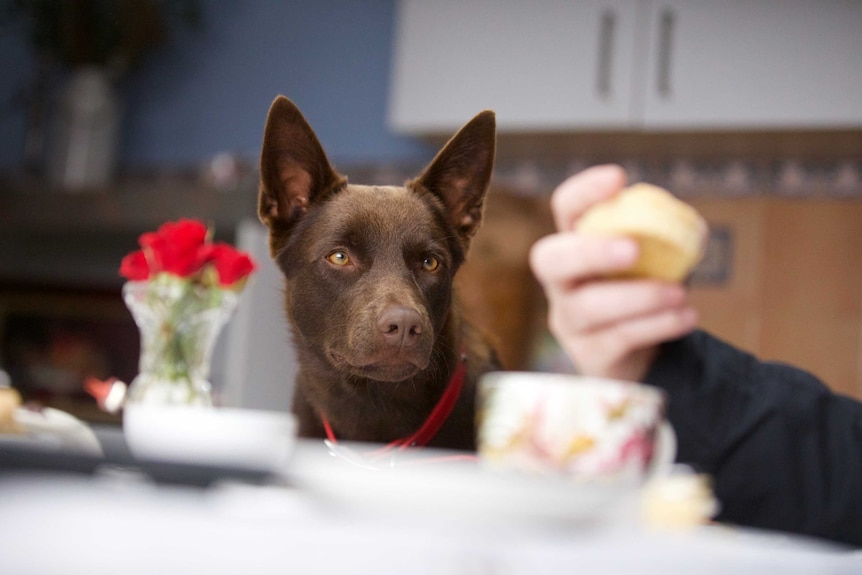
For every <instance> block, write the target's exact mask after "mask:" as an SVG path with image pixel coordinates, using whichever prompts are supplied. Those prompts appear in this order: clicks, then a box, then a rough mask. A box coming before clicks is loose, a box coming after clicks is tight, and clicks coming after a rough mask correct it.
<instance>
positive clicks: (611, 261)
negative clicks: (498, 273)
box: [530, 233, 638, 289]
mask: <svg viewBox="0 0 862 575" xmlns="http://www.w3.org/2000/svg"><path fill="white" fill-rule="evenodd" d="M637 258H638V245H637V242H635V241H634V240H631V239H629V238H623V237H620V238H609V237H596V236H584V235H578V234H574V233H558V234H551V235H550V236H545V237H544V238H541V239H539V240H538V241H537V242H536V243H535V244H533V246H532V247H531V248H530V267H531V269H532V270H533V273H534V274H535V276H536V278H537V279H538V280H539V283H541V284H542V285H543V286H545V287H546V288H551V289H554V288H556V289H561V288H566V287H571V286H572V285H573V284H576V283H578V282H580V281H582V280H584V279H587V278H591V277H598V276H602V275H607V274H609V273H612V272H618V271H621V270H624V269H627V268H629V267H631V266H633V265H634V263H635V262H636V261H637Z"/></svg>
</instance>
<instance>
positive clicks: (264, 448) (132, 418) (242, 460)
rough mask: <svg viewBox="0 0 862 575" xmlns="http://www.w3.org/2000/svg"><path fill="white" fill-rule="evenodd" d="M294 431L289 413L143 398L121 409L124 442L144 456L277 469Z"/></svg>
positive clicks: (292, 441) (287, 453) (289, 451)
mask: <svg viewBox="0 0 862 575" xmlns="http://www.w3.org/2000/svg"><path fill="white" fill-rule="evenodd" d="M296 431H297V422H296V418H295V417H294V416H293V415H292V414H289V413H277V412H271V411H260V410H250V409H235V408H218V407H216V408H209V407H191V406H188V407H187V406H173V405H171V406H161V405H145V404H144V405H127V406H126V407H125V409H124V410H123V432H124V435H125V438H126V443H127V444H128V446H129V449H130V451H131V452H132V454H133V455H135V456H136V457H139V458H142V459H152V460H160V461H172V462H180V463H191V464H200V465H213V466H223V467H237V468H246V469H262V470H267V471H278V470H283V469H284V467H285V466H286V465H287V462H288V460H289V459H290V456H291V454H292V451H293V448H294V445H295V443H296Z"/></svg>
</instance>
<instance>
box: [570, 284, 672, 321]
mask: <svg viewBox="0 0 862 575" xmlns="http://www.w3.org/2000/svg"><path fill="white" fill-rule="evenodd" d="M687 295H688V294H687V292H686V290H685V288H684V287H682V286H681V285H679V284H673V283H664V282H659V281H649V280H645V281H635V280H630V281H616V282H601V284H599V283H592V284H584V285H583V286H582V287H581V288H580V289H578V290H574V291H570V292H569V293H568V294H566V295H563V296H562V297H561V298H560V301H559V302H558V304H559V305H560V306H561V307H563V306H564V307H565V309H561V312H562V313H565V314H566V315H567V316H569V317H570V318H571V322H572V323H573V324H574V325H575V326H577V327H576V329H581V330H584V331H592V330H597V329H600V328H602V327H604V326H608V325H613V324H617V323H620V322H625V321H631V320H634V319H635V318H639V317H644V316H649V315H654V314H657V313H659V312H663V311H666V310H673V309H680V308H682V307H684V306H685V305H686V299H687Z"/></svg>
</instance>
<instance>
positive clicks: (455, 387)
mask: <svg viewBox="0 0 862 575" xmlns="http://www.w3.org/2000/svg"><path fill="white" fill-rule="evenodd" d="M466 373H467V354H466V353H462V354H461V357H460V359H459V361H458V366H457V367H456V368H455V373H453V374H452V378H451V379H450V380H449V385H447V386H446V389H445V390H444V391H443V395H441V396H440V399H438V400H437V405H435V406H434V409H432V410H431V413H430V414H429V415H428V419H426V420H425V423H423V424H422V427H420V428H419V429H418V430H417V431H416V432H415V433H414V434H413V435H410V436H409V437H404V438H402V439H396V440H395V441H392V442H390V443H387V444H386V445H385V446H383V447H382V448H380V449H378V450H376V451H375V452H373V454H381V455H382V454H383V453H386V452H388V451H390V450H392V449H398V450H401V449H407V448H409V447H424V446H426V445H428V442H430V441H431V440H432V439H433V438H434V436H435V435H437V432H438V431H440V428H441V427H443V424H444V423H446V420H447V419H448V418H449V415H451V413H452V409H454V407H455V403H456V402H457V401H458V396H460V395H461V389H462V388H463V387H464V376H465V375H466ZM320 419H321V420H322V422H323V429H325V430H326V438H327V439H329V441H331V442H332V443H337V440H336V438H335V433H334V432H333V431H332V426H331V425H330V424H329V420H327V419H326V416H324V415H323V414H321V415H320Z"/></svg>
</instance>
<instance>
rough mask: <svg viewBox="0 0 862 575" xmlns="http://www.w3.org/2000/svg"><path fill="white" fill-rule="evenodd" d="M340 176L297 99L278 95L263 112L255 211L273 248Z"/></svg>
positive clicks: (333, 186)
mask: <svg viewBox="0 0 862 575" xmlns="http://www.w3.org/2000/svg"><path fill="white" fill-rule="evenodd" d="M344 182H346V180H345V178H344V177H343V176H341V175H340V174H338V173H337V172H336V171H335V170H334V169H333V168H332V166H331V165H330V163H329V160H328V159H327V157H326V153H324V151H323V147H322V146H321V145H320V142H319V141H318V139H317V136H316V135H315V134H314V131H313V130H312V129H311V126H310V125H309V124H308V122H307V121H306V120H305V118H304V117H303V115H302V113H301V112H300V111H299V108H297V107H296V104H294V103H293V102H291V101H290V100H288V99H287V98H285V97H284V96H278V97H277V98H276V99H275V100H274V101H273V102H272V105H271V106H270V108H269V115H268V116H267V118H266V127H265V128H264V135H263V147H262V150H261V155H260V190H259V192H258V216H259V217H260V220H261V221H262V222H263V223H264V224H266V226H267V227H268V228H269V230H270V247H271V248H272V249H273V251H275V249H276V248H277V247H280V243H281V242H283V240H284V239H285V238H286V237H287V234H288V233H289V231H290V229H291V228H292V227H293V225H294V224H295V223H296V222H297V221H298V220H299V219H300V218H301V217H302V216H303V215H304V214H305V213H306V212H307V211H308V207H309V206H310V205H311V204H313V203H314V202H315V201H316V200H317V199H319V198H321V197H322V196H324V195H326V192H328V191H330V190H332V189H334V188H336V187H338V186H340V185H342V184H343V183H344Z"/></svg>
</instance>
